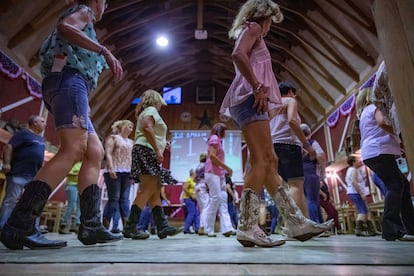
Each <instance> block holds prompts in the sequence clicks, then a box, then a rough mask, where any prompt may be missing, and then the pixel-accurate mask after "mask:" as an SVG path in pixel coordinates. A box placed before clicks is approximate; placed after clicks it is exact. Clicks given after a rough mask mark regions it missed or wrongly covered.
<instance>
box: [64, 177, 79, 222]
mask: <svg viewBox="0 0 414 276" xmlns="http://www.w3.org/2000/svg"><path fill="white" fill-rule="evenodd" d="M66 199H67V201H68V205H67V206H66V209H65V213H64V214H63V218H62V221H61V223H60V224H61V225H66V224H68V223H69V224H71V221H70V219H71V216H72V214H73V211H74V210H76V214H75V223H76V224H80V200H79V193H78V186H77V185H66Z"/></svg>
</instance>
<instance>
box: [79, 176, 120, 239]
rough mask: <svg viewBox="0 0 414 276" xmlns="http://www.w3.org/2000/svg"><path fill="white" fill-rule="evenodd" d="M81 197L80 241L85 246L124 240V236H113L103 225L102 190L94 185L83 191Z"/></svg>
mask: <svg viewBox="0 0 414 276" xmlns="http://www.w3.org/2000/svg"><path fill="white" fill-rule="evenodd" d="M79 197H80V207H81V217H80V221H81V224H80V226H79V232H78V239H79V240H80V241H81V242H82V243H83V244H84V245H92V244H97V243H107V242H115V241H119V240H122V236H120V235H113V234H112V233H111V232H109V231H108V230H107V229H106V228H105V227H104V226H103V225H102V220H101V209H100V207H101V189H100V188H99V187H98V185H96V184H92V185H90V186H88V187H86V189H85V190H84V191H83V193H82V194H81V195H79Z"/></svg>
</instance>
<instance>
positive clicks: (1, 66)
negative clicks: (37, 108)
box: [0, 50, 42, 98]
mask: <svg viewBox="0 0 414 276" xmlns="http://www.w3.org/2000/svg"><path fill="white" fill-rule="evenodd" d="M0 71H1V72H3V73H4V74H5V75H7V76H8V77H9V78H11V79H17V78H19V77H21V78H22V79H23V80H26V87H27V90H28V91H29V94H30V95H31V96H33V97H36V98H41V97H42V87H41V85H40V83H39V82H37V81H36V80H35V79H34V78H32V77H31V76H30V75H29V74H28V73H27V72H24V71H23V69H22V68H21V67H20V66H19V65H18V64H17V63H15V62H14V61H13V60H12V59H11V58H10V57H8V56H7V55H6V54H5V53H3V51H1V50H0Z"/></svg>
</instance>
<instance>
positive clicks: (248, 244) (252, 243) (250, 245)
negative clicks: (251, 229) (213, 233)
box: [237, 240, 255, 247]
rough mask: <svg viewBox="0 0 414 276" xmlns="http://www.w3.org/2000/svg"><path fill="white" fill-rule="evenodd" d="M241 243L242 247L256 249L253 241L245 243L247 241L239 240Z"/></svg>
mask: <svg viewBox="0 0 414 276" xmlns="http://www.w3.org/2000/svg"><path fill="white" fill-rule="evenodd" d="M237 241H238V242H239V243H241V245H243V246H244V247H254V246H255V243H254V242H251V241H245V240H237Z"/></svg>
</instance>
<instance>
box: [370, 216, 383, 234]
mask: <svg viewBox="0 0 414 276" xmlns="http://www.w3.org/2000/svg"><path fill="white" fill-rule="evenodd" d="M380 234H381V233H378V232H377V231H376V230H375V226H374V223H372V221H370V220H367V235H368V236H376V235H380Z"/></svg>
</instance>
